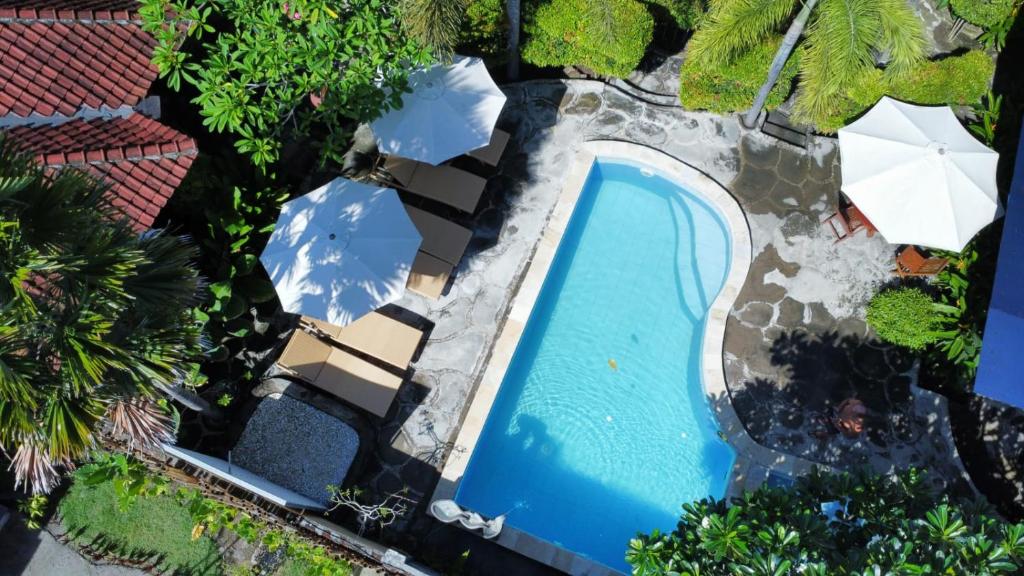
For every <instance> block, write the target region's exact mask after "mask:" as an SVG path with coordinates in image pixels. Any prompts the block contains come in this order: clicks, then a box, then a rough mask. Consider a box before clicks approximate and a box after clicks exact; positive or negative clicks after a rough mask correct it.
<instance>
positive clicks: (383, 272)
mask: <svg viewBox="0 0 1024 576" xmlns="http://www.w3.org/2000/svg"><path fill="white" fill-rule="evenodd" d="M421 240H422V239H421V237H420V234H419V231H417V230H416V227H415V226H414V225H413V223H412V221H411V220H409V215H408V213H406V211H405V208H404V207H403V206H402V202H401V201H400V200H399V198H398V194H397V193H396V192H395V191H394V190H392V189H390V188H377V187H375V186H369V185H366V184H360V183H359V182H353V181H351V180H346V179H345V178H335V179H334V180H332V181H331V182H329V183H328V184H326V185H324V186H321V187H320V188H317V189H316V190H313V191H312V192H310V193H309V194H306V195H304V196H300V197H299V198H296V199H294V200H291V201H289V202H286V203H285V204H284V206H283V207H282V208H281V215H280V216H279V217H278V219H277V225H276V226H275V228H274V233H273V234H272V235H271V236H270V241H269V242H268V243H267V247H266V248H264V250H263V253H262V254H261V255H260V261H261V262H263V266H264V267H265V268H266V269H267V272H268V273H269V274H270V279H271V280H273V282H274V286H275V288H277V295H278V296H279V297H280V299H281V305H282V306H283V307H284V309H285V310H286V311H287V312H291V313H293V314H304V315H306V316H312V317H314V318H318V319H320V320H326V321H327V322H330V323H331V324H336V325H338V326H344V325H346V324H348V323H350V322H352V321H353V320H355V319H357V318H359V317H360V316H363V315H365V314H367V313H368V312H371V311H373V310H375V309H376V308H379V307H380V306H383V305H384V304H387V303H389V302H393V301H395V300H397V299H398V298H400V297H401V296H402V294H403V293H404V292H405V283H406V281H407V280H408V278H409V270H410V269H411V268H412V262H413V259H414V258H415V257H416V251H417V250H419V247H420V241H421Z"/></svg>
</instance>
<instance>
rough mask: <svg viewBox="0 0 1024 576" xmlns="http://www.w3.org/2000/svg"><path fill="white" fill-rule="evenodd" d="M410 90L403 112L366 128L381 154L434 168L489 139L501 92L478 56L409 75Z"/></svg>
mask: <svg viewBox="0 0 1024 576" xmlns="http://www.w3.org/2000/svg"><path fill="white" fill-rule="evenodd" d="M409 87H410V88H411V89H412V92H409V93H406V94H403V95H402V107H401V108H397V109H395V110H392V111H390V112H388V113H387V114H385V115H384V116H382V117H380V118H378V119H377V120H375V121H374V122H373V123H371V124H370V126H371V128H373V133H374V135H375V136H376V138H377V147H378V148H379V149H380V151H381V152H383V153H385V154H395V155H397V156H402V157H404V158H411V159H413V160H419V161H421V162H427V163H429V164H435V165H436V164H440V163H441V162H444V161H445V160H448V159H449V158H454V157H455V156H458V155H459V154H464V153H466V152H469V151H470V150H476V149H477V148H481V147H483V146H486V145H487V144H488V143H489V142H490V141H491V133H492V132H493V131H494V123H495V122H497V121H498V115H499V114H501V109H502V107H504V106H505V94H504V93H503V92H502V91H501V90H499V89H498V86H497V85H496V84H495V83H494V80H492V79H491V75H490V74H489V73H488V72H487V67H485V66H484V63H483V61H482V60H480V59H479V58H467V57H465V56H457V57H456V58H455V61H454V62H452V64H450V65H448V66H444V65H441V64H436V65H434V66H432V67H430V68H427V69H425V70H418V71H416V72H413V73H412V74H410V76H409Z"/></svg>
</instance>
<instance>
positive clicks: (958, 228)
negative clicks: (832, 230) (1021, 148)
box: [839, 97, 1003, 252]
mask: <svg viewBox="0 0 1024 576" xmlns="http://www.w3.org/2000/svg"><path fill="white" fill-rule="evenodd" d="M839 148H840V152H841V154H842V174H843V192H845V193H846V195H847V196H848V197H849V198H850V200H851V201H852V202H853V203H854V204H855V205H856V206H857V208H859V209H860V211H861V212H862V213H863V214H864V216H865V217H867V219H868V220H870V221H871V223H872V224H873V225H874V226H875V228H877V229H878V231H879V232H881V234H882V235H883V236H885V239H886V240H888V241H889V242H890V243H892V244H917V245H921V246H929V247H932V248H940V249H943V250H953V251H956V252H959V251H960V250H962V249H963V247H964V246H965V245H966V244H967V242H968V241H970V239H971V238H973V237H974V235H975V234H977V233H978V231H979V230H981V229H982V228H984V227H985V226H986V225H988V224H989V223H991V222H992V221H993V220H995V219H996V218H999V217H1000V216H1001V215H1002V214H1003V209H1002V207H1001V206H1000V205H999V198H998V196H997V193H996V163H997V162H998V161H999V154H998V153H996V152H994V151H993V150H990V149H989V148H987V147H985V146H984V145H983V144H981V143H980V142H978V141H977V140H975V139H974V137H973V136H971V135H970V134H969V133H968V132H967V131H966V130H965V129H964V127H963V126H961V125H960V122H959V121H958V120H957V118H956V116H955V115H954V114H953V111H952V110H950V109H949V107H948V106H915V105H913V104H906V103H904V102H900V101H898V100H893V99H892V98H889V97H883V98H882V99H881V100H879V102H878V104H875V106H874V108H872V109H871V110H870V111H868V113H867V114H865V115H864V116H863V117H861V118H860V119H859V120H857V121H856V122H853V123H852V124H850V125H849V126H846V127H845V128H842V129H840V130H839Z"/></svg>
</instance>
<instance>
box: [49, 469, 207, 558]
mask: <svg viewBox="0 0 1024 576" xmlns="http://www.w3.org/2000/svg"><path fill="white" fill-rule="evenodd" d="M60 513H61V516H62V517H63V519H64V525H65V526H66V527H67V529H68V531H69V533H70V534H74V535H75V541H76V542H80V543H84V544H88V543H95V542H98V541H105V542H107V543H109V544H110V545H111V546H112V548H111V549H112V550H113V551H115V552H116V553H117V554H118V555H121V556H129V555H130V556H135V555H142V556H152V555H158V556H160V557H161V558H162V561H161V568H162V570H164V571H166V572H169V573H173V574H188V575H189V576H192V575H196V576H220V575H221V574H223V568H222V560H221V557H220V553H219V551H218V549H217V545H216V544H215V543H214V541H213V540H211V539H210V538H208V537H206V536H202V537H200V538H199V539H197V540H196V541H194V542H193V541H192V522H191V520H190V519H189V515H188V512H187V511H186V510H185V509H184V508H182V507H181V506H179V505H178V504H177V503H176V502H174V500H172V499H171V498H169V497H165V496H159V497H151V498H138V499H137V500H136V501H135V503H134V504H132V505H131V506H130V507H129V508H128V509H127V510H126V511H123V512H122V511H121V509H120V508H118V503H117V498H116V496H115V494H114V486H113V484H112V483H111V482H104V483H103V484H99V485H96V486H86V485H84V484H82V483H81V482H75V483H74V485H72V486H71V489H70V490H69V491H68V493H67V495H66V496H65V497H64V498H63V499H61V501H60Z"/></svg>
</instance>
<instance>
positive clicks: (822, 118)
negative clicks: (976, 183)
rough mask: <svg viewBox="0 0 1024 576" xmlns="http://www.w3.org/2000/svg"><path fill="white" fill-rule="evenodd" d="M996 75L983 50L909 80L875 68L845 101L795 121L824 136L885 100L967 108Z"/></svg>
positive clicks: (915, 71)
mask: <svg viewBox="0 0 1024 576" xmlns="http://www.w3.org/2000/svg"><path fill="white" fill-rule="evenodd" d="M994 73H995V63H994V62H993V61H992V58H990V57H989V56H988V55H987V54H985V53H984V52H982V51H980V50H972V51H970V52H966V53H964V54H961V55H958V56H950V57H948V58H942V59H940V60H930V61H926V62H922V63H920V64H918V65H916V66H914V67H913V68H912V69H911V70H910V72H908V73H907V74H906V75H905V76H902V77H897V78H893V77H890V76H888V75H887V74H886V73H885V72H884V71H883V70H881V69H878V68H871V69H868V70H864V71H863V72H861V73H860V74H858V75H857V76H856V77H854V78H853V79H852V80H851V81H850V82H849V83H848V84H847V85H846V87H845V89H844V92H843V95H842V98H839V99H837V100H836V101H834V102H833V104H832V106H831V107H830V108H828V109H825V110H823V111H821V112H820V113H819V114H817V115H807V114H806V113H802V112H801V111H799V110H797V112H796V113H795V114H794V119H795V120H796V121H798V122H804V123H808V124H813V125H814V126H816V127H817V129H818V130H819V131H821V132H826V133H831V132H835V131H837V130H838V129H839V128H842V127H843V126H845V125H846V124H848V123H850V122H851V121H852V120H853V119H854V118H856V117H857V116H859V115H860V114H861V113H862V112H864V111H865V110H867V109H868V108H870V107H872V106H874V105H875V103H877V102H878V100H879V99H880V98H881V97H882V96H886V95H888V96H891V97H893V98H896V99H898V100H905V101H907V102H913V103H914V104H949V105H951V106H965V105H971V104H974V103H976V102H979V101H980V100H981V98H982V97H983V96H984V95H985V94H986V93H987V91H988V86H989V81H990V80H991V78H992V75H993V74H994Z"/></svg>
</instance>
